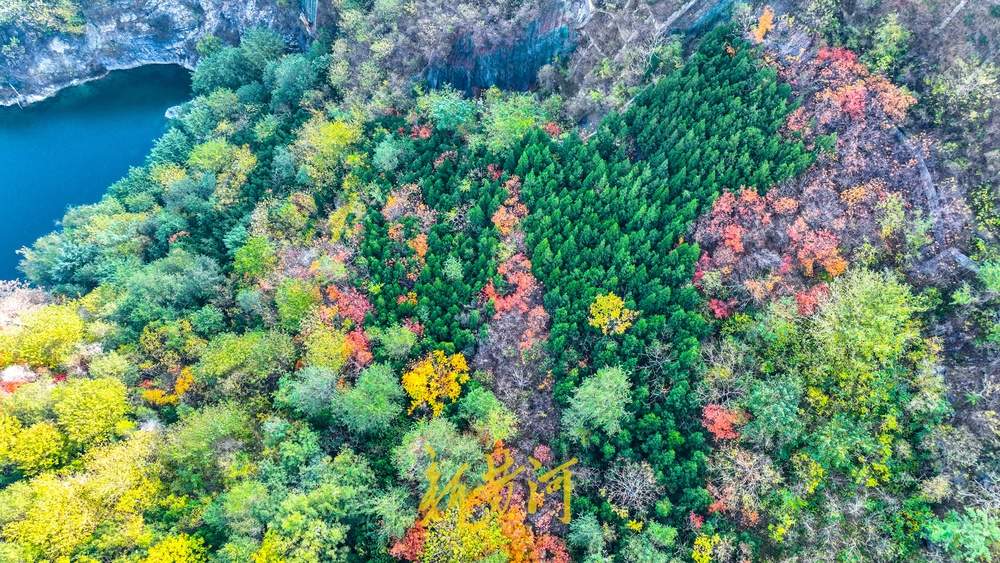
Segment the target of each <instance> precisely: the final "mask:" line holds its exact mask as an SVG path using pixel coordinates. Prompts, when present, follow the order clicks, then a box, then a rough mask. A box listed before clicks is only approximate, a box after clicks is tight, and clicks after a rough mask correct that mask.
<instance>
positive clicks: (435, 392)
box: [403, 350, 469, 416]
mask: <svg viewBox="0 0 1000 563" xmlns="http://www.w3.org/2000/svg"><path fill="white" fill-rule="evenodd" d="M468 380H469V365H468V364H467V363H466V361H465V356H463V355H462V354H452V355H451V356H446V355H445V353H444V352H442V351H441V350H434V351H433V352H431V353H430V354H428V355H427V356H426V357H425V358H424V359H422V360H420V361H419V362H417V363H416V364H415V365H414V366H413V367H412V368H410V370H409V371H407V372H406V373H404V374H403V388H404V389H406V392H407V393H408V394H409V395H410V410H409V412H411V413H412V412H413V411H414V410H416V409H417V407H420V406H421V405H426V406H428V407H429V408H430V409H431V410H432V411H433V413H434V416H438V415H440V414H441V411H442V410H443V409H444V403H443V402H442V400H443V399H445V398H447V399H448V400H450V401H455V400H457V399H458V396H459V394H460V393H461V392H462V384H463V383H465V382H467V381H468Z"/></svg>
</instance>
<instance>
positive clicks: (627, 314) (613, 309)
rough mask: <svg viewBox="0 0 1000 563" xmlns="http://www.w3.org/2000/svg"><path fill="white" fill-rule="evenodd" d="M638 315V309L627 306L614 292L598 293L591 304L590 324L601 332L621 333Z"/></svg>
mask: <svg viewBox="0 0 1000 563" xmlns="http://www.w3.org/2000/svg"><path fill="white" fill-rule="evenodd" d="M638 316H639V312H638V311H633V310H632V309H629V308H628V307H626V306H625V302H624V301H623V300H622V298H621V297H618V296H617V295H615V294H614V293H610V292H608V293H604V294H602V295H598V296H597V297H595V298H594V302H593V303H591V304H590V319H589V322H590V326H592V327H594V328H597V329H600V331H601V334H605V335H607V334H621V333H623V332H625V331H626V330H627V329H628V327H630V326H632V322H633V321H635V319H636V317H638Z"/></svg>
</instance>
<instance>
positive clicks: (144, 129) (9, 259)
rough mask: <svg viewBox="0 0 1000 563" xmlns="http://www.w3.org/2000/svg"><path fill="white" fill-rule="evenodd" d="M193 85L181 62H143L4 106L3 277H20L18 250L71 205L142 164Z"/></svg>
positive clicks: (0, 151)
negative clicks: (40, 97)
mask: <svg viewBox="0 0 1000 563" xmlns="http://www.w3.org/2000/svg"><path fill="white" fill-rule="evenodd" d="M190 82H191V80H190V74H189V73H188V72H187V71H186V70H184V69H183V68H181V67H179V66H173V65H155V66H146V67H141V68H137V69H132V70H123V71H115V72H112V73H110V74H109V75H108V76H107V77H105V78H102V79H101V80H97V81H93V82H88V83H86V84H83V85H80V86H75V87H73V88H68V89H66V90H63V91H61V92H59V94H57V95H56V96H55V97H53V98H50V99H48V100H45V101H42V102H38V103H35V104H31V105H29V106H26V107H25V108H24V109H21V108H18V107H17V106H14V107H8V108H0V279H12V278H15V277H18V276H19V275H20V272H18V270H17V263H18V261H19V257H18V256H17V254H16V251H17V249H18V248H21V247H22V246H27V245H31V243H32V242H33V241H34V240H35V239H36V238H38V237H39V236H41V235H44V234H45V233H48V232H49V231H52V230H53V229H55V228H56V227H57V222H58V221H59V220H60V219H61V218H62V215H63V213H64V212H65V211H66V207H67V206H69V205H78V204H81V203H93V202H96V201H98V200H99V199H100V198H101V195H102V194H103V193H104V190H105V189H106V188H107V187H108V186H109V185H110V184H112V183H113V182H114V181H116V180H118V179H119V178H121V177H122V176H124V175H125V173H126V172H127V171H128V168H129V166H135V165H138V164H142V162H143V158H144V157H145V155H146V153H147V152H148V151H149V149H150V147H152V145H153V141H155V140H156V138H157V137H159V136H160V134H162V133H163V132H164V130H165V127H166V123H167V120H166V118H165V117H164V115H163V114H164V112H165V111H166V110H167V108H169V107H171V106H174V105H177V104H179V103H181V102H183V101H185V100H186V99H188V97H189V96H190Z"/></svg>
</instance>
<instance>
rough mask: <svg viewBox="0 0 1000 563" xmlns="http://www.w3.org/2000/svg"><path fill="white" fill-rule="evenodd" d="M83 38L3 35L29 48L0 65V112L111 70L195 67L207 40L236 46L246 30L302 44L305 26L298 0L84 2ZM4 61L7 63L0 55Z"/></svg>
mask: <svg viewBox="0 0 1000 563" xmlns="http://www.w3.org/2000/svg"><path fill="white" fill-rule="evenodd" d="M82 4H83V15H84V18H85V20H86V30H85V32H84V33H82V34H68V33H44V34H42V33H38V32H34V31H31V30H18V29H9V28H8V29H0V36H3V35H7V36H10V35H16V36H18V39H19V41H20V44H21V45H23V46H24V49H23V51H22V52H20V53H18V54H17V58H16V59H5V60H3V61H0V63H2V64H0V70H2V72H3V78H2V79H0V105H5V106H9V105H14V104H26V103H31V102H35V101H38V100H42V99H45V98H47V97H49V96H51V95H53V94H55V93H56V92H58V91H59V90H61V89H62V88H65V87H67V86H72V85H74V84H80V83H82V82H86V81H88V80H94V79H97V78H101V77H103V76H104V75H106V74H107V73H108V72H110V71H112V70H119V69H127V68H135V67H138V66H143V65H147V64H180V65H183V66H185V67H188V68H191V67H192V66H193V64H194V62H195V60H196V58H197V53H196V51H195V46H196V44H197V42H198V40H199V39H201V38H202V37H205V36H206V35H210V34H211V35H215V36H217V37H220V38H222V39H224V40H227V41H235V40H236V39H237V38H238V37H239V35H240V34H241V33H242V32H243V31H244V30H246V29H249V28H253V27H267V28H269V29H271V30H274V31H277V32H278V33H281V34H282V35H284V36H286V37H287V38H288V40H289V42H300V41H301V40H302V39H303V37H304V35H305V33H306V29H305V25H304V24H303V23H302V21H301V20H300V16H299V2H298V1H295V0H285V1H281V0H277V1H276V0H103V1H100V2H82ZM0 58H4V57H2V56H0Z"/></svg>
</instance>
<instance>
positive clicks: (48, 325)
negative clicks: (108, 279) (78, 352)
mask: <svg viewBox="0 0 1000 563" xmlns="http://www.w3.org/2000/svg"><path fill="white" fill-rule="evenodd" d="M78 309H79V304H78V302H76V301H70V302H68V303H64V304H61V305H46V306H44V307H41V308H39V309H35V310H32V311H30V312H28V313H26V314H24V315H22V316H21V318H20V319H19V320H20V323H21V325H20V327H17V328H14V329H8V330H6V331H4V332H0V367H3V366H6V365H9V364H12V363H24V364H28V365H30V366H33V367H38V366H45V367H48V368H55V367H58V366H59V365H60V364H62V363H63V362H64V361H66V360H67V359H69V356H70V355H71V354H72V353H73V351H74V350H75V349H76V346H77V344H79V343H81V342H82V341H83V339H84V335H85V331H84V329H85V325H84V321H83V319H82V318H80V315H79V313H78Z"/></svg>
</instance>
